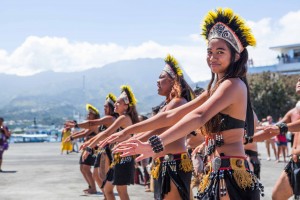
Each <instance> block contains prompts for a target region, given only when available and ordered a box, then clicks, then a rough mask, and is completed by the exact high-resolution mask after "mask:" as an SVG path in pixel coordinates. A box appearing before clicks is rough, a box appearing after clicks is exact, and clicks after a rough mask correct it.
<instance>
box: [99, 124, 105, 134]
mask: <svg viewBox="0 0 300 200" xmlns="http://www.w3.org/2000/svg"><path fill="white" fill-rule="evenodd" d="M106 129H107V127H106V126H104V125H101V126H99V129H98V131H99V132H102V131H105V130H106Z"/></svg>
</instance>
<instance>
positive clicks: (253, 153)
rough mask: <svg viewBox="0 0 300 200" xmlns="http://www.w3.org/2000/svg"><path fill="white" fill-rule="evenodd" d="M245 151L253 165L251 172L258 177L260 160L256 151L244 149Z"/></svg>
mask: <svg viewBox="0 0 300 200" xmlns="http://www.w3.org/2000/svg"><path fill="white" fill-rule="evenodd" d="M245 153H246V154H247V155H248V156H249V157H250V162H251V164H252V165H253V168H254V169H253V172H254V174H255V175H256V177H257V178H259V179H260V161H259V158H258V153H257V151H252V150H245Z"/></svg>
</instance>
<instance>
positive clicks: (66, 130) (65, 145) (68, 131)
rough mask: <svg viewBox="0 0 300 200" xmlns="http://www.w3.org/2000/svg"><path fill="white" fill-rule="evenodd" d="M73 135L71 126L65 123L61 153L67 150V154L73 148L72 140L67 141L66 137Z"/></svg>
mask: <svg viewBox="0 0 300 200" xmlns="http://www.w3.org/2000/svg"><path fill="white" fill-rule="evenodd" d="M70 135H71V127H69V126H67V125H66V124H64V129H63V131H62V133H61V154H63V152H64V151H67V154H69V152H71V151H72V150H73V145H72V142H65V139H66V138H67V137H69V136H70Z"/></svg>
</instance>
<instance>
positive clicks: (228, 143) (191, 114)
mask: <svg viewBox="0 0 300 200" xmlns="http://www.w3.org/2000/svg"><path fill="white" fill-rule="evenodd" d="M202 35H203V36H204V38H205V39H206V40H207V42H208V43H207V64H208V66H209V68H210V69H211V75H212V77H211V80H210V82H209V85H208V88H207V90H205V91H204V92H203V93H201V94H200V95H199V96H197V97H196V95H195V93H194V91H193V90H192V89H191V87H190V86H189V85H188V83H187V82H186V81H185V79H184V76H183V73H182V70H181V68H180V66H179V63H178V61H177V60H176V59H175V58H174V57H173V56H171V55H168V56H167V57H166V58H165V66H164V68H163V69H162V72H161V74H160V75H159V78H158V80H157V87H158V90H157V91H158V94H159V95H161V96H164V97H165V101H164V103H163V104H161V105H160V107H159V112H158V113H157V114H156V115H155V116H153V117H150V118H149V119H147V120H144V121H139V119H138V113H137V110H136V104H137V101H136V98H135V95H134V93H133V91H132V89H131V88H130V86H128V85H123V86H121V94H120V95H119V97H118V98H116V97H115V96H114V95H113V94H109V95H108V96H107V97H106V101H105V103H104V110H105V116H103V117H101V118H100V117H99V111H98V110H97V109H96V108H95V107H93V106H92V105H88V106H87V109H88V110H89V115H88V119H87V121H84V122H82V123H77V122H76V121H75V122H74V121H68V122H66V124H67V125H68V126H70V127H79V128H81V129H82V131H80V132H78V133H76V134H75V135H72V136H70V137H68V138H67V140H73V139H75V138H79V137H83V136H87V135H89V137H90V139H88V140H86V142H84V144H83V145H82V146H81V150H83V153H82V155H81V158H80V164H81V171H82V172H83V174H84V177H85V179H86V181H87V182H88V184H89V187H90V188H89V189H87V191H88V192H89V193H94V192H95V190H96V189H95V188H96V187H95V184H94V185H93V183H91V178H93V177H94V179H95V180H96V182H97V184H98V185H99V187H101V188H102V192H103V193H104V196H105V199H108V200H113V199H115V197H114V193H113V189H114V187H116V189H117V191H118V195H119V197H120V199H122V200H127V199H129V195H128V192H127V187H128V185H130V184H133V182H134V169H135V167H134V166H135V161H136V162H138V161H141V160H144V159H146V158H149V157H151V158H152V160H153V165H152V169H151V176H152V177H153V180H154V199H172V200H174V199H183V200H189V199H193V198H194V197H193V195H191V188H190V186H191V179H192V172H193V168H196V170H195V171H196V173H195V174H196V175H197V178H196V179H199V186H198V193H197V194H196V196H195V198H196V199H204V200H208V199H209V200H215V199H222V200H224V199H234V200H240V199H251V200H254V199H255V200H257V199H260V196H263V186H262V184H261V183H260V180H259V178H260V175H259V174H260V163H259V160H258V158H257V155H258V153H257V145H256V143H255V142H258V141H263V140H265V139H267V138H270V137H272V136H274V135H278V134H285V133H287V131H288V130H290V131H294V130H296V131H297V130H298V131H299V130H300V122H299V123H296V122H297V120H298V119H300V115H299V116H298V117H295V116H294V115H293V114H291V113H290V112H289V113H287V115H286V116H287V117H284V118H283V120H282V121H281V122H280V123H278V124H276V125H271V126H267V127H263V128H262V127H260V128H259V129H260V130H259V131H258V132H256V129H255V127H256V126H257V122H258V120H257V117H256V115H255V113H254V111H253V109H252V105H251V101H250V96H249V87H248V83H247V79H246V74H247V61H248V51H247V48H246V47H247V46H254V45H255V44H256V41H255V38H254V36H253V34H252V33H251V30H250V28H249V27H248V26H246V24H245V22H244V20H243V19H241V18H240V17H239V16H238V15H236V14H235V13H234V12H233V11H232V10H231V9H229V8H224V9H223V8H218V9H216V10H214V11H210V12H209V13H208V14H207V16H206V17H205V19H204V22H203V26H202ZM136 75H138V72H137V74H136ZM296 92H298V93H300V81H298V83H297V87H296ZM295 121H296V122H295ZM290 122H295V123H291V124H289V123H290ZM254 132H256V133H255V134H254ZM195 141H196V142H195ZM298 144H300V137H298V135H297V134H295V138H294V147H293V149H292V154H293V157H292V159H291V160H290V162H289V163H288V165H287V167H286V169H285V171H284V172H283V173H282V175H281V176H280V178H279V180H278V182H277V183H276V185H275V187H274V191H273V199H280V200H282V199H288V198H289V197H290V196H292V195H293V194H294V195H295V198H296V199H299V198H300V193H299V192H300V184H299V182H300V181H299V178H300V172H299V166H300V161H299V158H300V156H299V155H300V147H299V145H298ZM93 155H96V159H93V158H94V157H95V156H93ZM193 156H194V157H195V158H197V159H196V161H195V162H194V165H193V162H192V159H191V158H193ZM92 165H94V172H93V175H92V174H91V172H90V166H92ZM87 166H88V167H87ZM87 171H89V172H87ZM198 175H199V176H198Z"/></svg>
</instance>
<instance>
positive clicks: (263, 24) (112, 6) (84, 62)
mask: <svg viewBox="0 0 300 200" xmlns="http://www.w3.org/2000/svg"><path fill="white" fill-rule="evenodd" d="M217 7H229V8H232V9H233V10H234V11H235V12H236V13H237V14H239V15H240V16H242V17H243V18H244V19H245V20H246V22H247V24H248V25H249V26H250V27H251V28H252V31H253V34H254V36H255V37H256V39H257V46H256V47H255V48H252V47H250V48H248V51H249V57H250V58H252V59H253V61H254V65H255V66H263V65H270V64H274V63H275V62H276V56H277V55H278V52H275V51H273V50H270V49H269V47H272V46H279V45H286V44H294V43H300V35H299V33H300V1H299V0H285V1H283V0H251V1H241V0H210V1H199V0H197V1H196V0H186V1H179V0H172V1H171V0H151V1H141V0H126V1H121V0H119V1H116V0H110V1H103V0H85V1H83V0H80V1H79V0H72V1H71V0H59V1H58V0H51V1H50V0H43V1H40V0H39V1H38V0H22V1H20V0H9V1H8V0H6V1H4V0H0V73H6V74H16V75H20V76H26V75H33V74H36V73H39V72H43V71H48V70H52V71H56V72H71V71H82V70H86V69H89V68H94V67H102V66H104V65H105V64H108V63H112V62H116V61H120V60H131V59H137V58H164V57H165V56H166V55H167V54H168V53H170V54H172V55H174V56H175V57H176V58H177V59H178V61H179V63H180V64H181V66H182V68H183V69H184V70H185V71H186V72H187V74H188V75H189V76H190V77H191V79H192V80H193V81H202V80H207V79H210V70H209V68H208V66H207V64H206V60H205V58H206V41H205V40H204V39H203V38H202V37H201V36H200V33H201V26H200V25H201V23H202V20H203V18H204V16H205V15H206V13H207V12H208V11H210V10H213V9H215V8H217ZM162 67H163V66H162Z"/></svg>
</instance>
